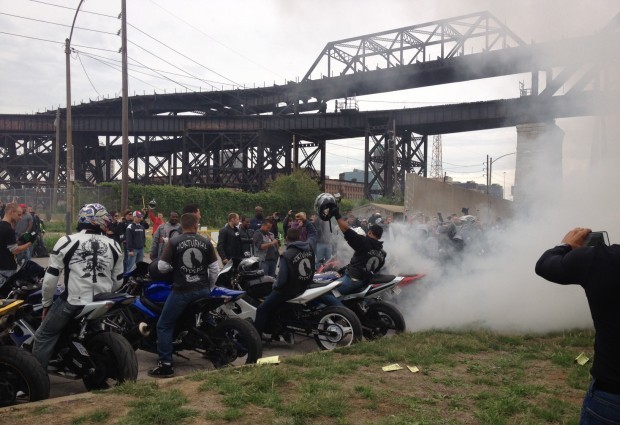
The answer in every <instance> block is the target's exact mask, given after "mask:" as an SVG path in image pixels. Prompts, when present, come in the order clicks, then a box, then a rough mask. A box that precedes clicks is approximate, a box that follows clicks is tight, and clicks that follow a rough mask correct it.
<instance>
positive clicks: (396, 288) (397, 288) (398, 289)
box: [392, 286, 402, 295]
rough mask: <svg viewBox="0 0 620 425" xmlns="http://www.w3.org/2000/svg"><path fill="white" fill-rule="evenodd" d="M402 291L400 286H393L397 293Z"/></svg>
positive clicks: (394, 291)
mask: <svg viewBox="0 0 620 425" xmlns="http://www.w3.org/2000/svg"><path fill="white" fill-rule="evenodd" d="M400 291H402V289H400V287H399V286H395V287H394V288H392V292H393V293H395V294H396V295H398V294H400Z"/></svg>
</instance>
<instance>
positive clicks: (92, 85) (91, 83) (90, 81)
mask: <svg viewBox="0 0 620 425" xmlns="http://www.w3.org/2000/svg"><path fill="white" fill-rule="evenodd" d="M77 58H78V60H79V61H80V65H82V69H83V70H84V74H86V78H87V79H88V82H89V83H90V85H91V87H92V88H93V90H95V93H97V96H100V94H99V92H98V91H97V89H96V88H95V85H94V84H93V82H92V80H91V79H90V76H89V75H88V72H86V68H85V67H84V64H83V63H82V58H81V57H80V54H79V53H78V54H77Z"/></svg>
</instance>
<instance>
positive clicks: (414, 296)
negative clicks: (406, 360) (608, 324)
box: [385, 115, 620, 332]
mask: <svg viewBox="0 0 620 425" xmlns="http://www.w3.org/2000/svg"><path fill="white" fill-rule="evenodd" d="M618 122H620V120H618V115H616V116H609V117H607V118H606V119H605V123H604V125H602V124H601V119H600V118H594V119H588V120H583V121H582V122H581V124H582V125H584V128H581V129H580V130H581V131H580V132H579V133H580V134H582V133H583V132H586V133H589V134H590V135H591V137H590V138H580V139H578V140H575V139H571V137H567V138H565V140H564V151H565V152H566V151H571V150H573V149H575V147H574V146H570V145H571V144H575V143H577V144H578V145H579V146H580V148H581V149H580V152H581V156H582V158H581V161H582V162H585V163H586V164H588V166H585V167H583V168H582V169H581V170H579V171H575V170H571V171H570V172H566V173H565V174H564V179H563V184H562V185H561V186H559V185H556V186H554V187H552V188H549V187H548V185H545V184H538V185H537V184H532V185H531V186H529V187H528V191H529V192H530V195H531V198H530V199H534V200H535V203H534V204H533V205H531V206H529V207H528V206H523V208H520V209H519V210H518V211H517V212H516V216H515V218H514V219H512V220H511V221H510V222H509V224H508V227H507V228H506V229H505V230H504V231H501V232H498V231H490V230H489V229H488V228H487V229H486V230H485V233H486V235H487V236H488V237H489V242H490V243H489V246H490V247H491V248H490V249H488V250H486V251H485V252H484V253H482V254H481V253H479V252H472V250H471V249H470V250H468V248H470V247H466V249H465V254H464V256H463V259H462V261H444V262H435V261H432V260H429V259H427V258H425V257H424V256H422V255H421V254H420V253H419V252H418V251H416V250H414V249H413V244H412V234H413V232H412V228H411V226H409V225H398V226H395V228H394V230H395V231H394V232H393V234H394V235H395V237H392V238H390V237H389V236H388V237H386V242H385V248H386V250H387V252H388V256H389V258H390V259H391V262H390V267H391V268H390V272H392V273H412V272H425V273H428V275H427V276H426V277H425V278H424V280H423V283H422V284H420V285H418V286H417V287H411V288H407V289H406V290H405V291H403V293H402V294H401V296H400V298H399V299H398V305H399V307H400V308H401V310H402V311H403V314H404V315H405V318H406V320H407V325H408V329H409V330H411V331H416V330H424V329H432V328H446V327H456V328H461V327H466V328H471V327H475V328H487V329H493V330H501V331H520V332H548V331H553V330H562V329H570V328H589V327H591V326H592V320H591V317H590V311H589V308H588V304H587V300H586V297H585V293H584V291H583V289H582V288H581V287H580V286H579V285H567V286H564V285H557V284H554V283H550V282H548V281H545V280H544V279H542V278H541V277H539V276H537V275H536V274H535V273H534V265H535V263H536V261H537V260H538V258H539V257H540V255H541V254H542V253H543V252H544V251H545V250H546V249H548V248H551V247H553V246H555V245H557V244H559V243H560V241H561V239H562V238H563V236H564V235H565V234H566V233H567V232H568V231H569V230H570V229H572V228H574V227H590V228H592V229H593V230H606V231H608V233H609V237H610V239H611V242H612V243H613V242H614V241H616V242H617V240H618V239H617V238H618V235H620V228H619V227H620V221H619V220H618V219H617V212H618V211H619V207H620V199H619V198H618V197H617V196H616V193H617V191H616V189H615V184H616V182H617V181H620V180H619V178H620V170H619V168H618V167H617V163H618V160H619V159H620V147H619V146H618V144H617V140H618V135H619V134H620V132H619V131H618ZM586 124H587V126H585V125H586ZM591 124H594V128H592V127H590V128H589V131H586V130H587V129H588V126H590V125H591ZM572 125H574V122H573V123H572ZM567 127H570V126H567ZM597 128H603V129H604V131H603V130H597ZM600 131H603V133H606V134H607V141H606V143H605V142H604V141H601V140H593V139H595V135H597V134H599V132H600ZM570 134H571V133H570V132H568V133H567V135H569V136H570ZM543 137H544V135H543ZM539 142H540V143H541V144H542V145H543V146H544V144H545V140H544V138H543V139H541V140H540V141H539ZM592 146H594V149H592ZM601 150H602V151H603V152H604V155H598V156H593V157H592V159H591V160H590V152H591V151H593V152H600V151H601ZM532 173H535V175H534V176H530V177H534V179H533V181H534V182H536V181H539V182H542V181H544V180H545V179H549V178H550V176H549V174H548V170H547V168H546V167H545V164H544V163H537V164H534V167H533V168H532Z"/></svg>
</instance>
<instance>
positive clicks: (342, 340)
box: [314, 306, 362, 350]
mask: <svg viewBox="0 0 620 425" xmlns="http://www.w3.org/2000/svg"><path fill="white" fill-rule="evenodd" d="M317 330H318V331H319V332H318V334H316V335H314V341H315V342H316V344H317V345H318V346H319V348H320V349H321V350H333V349H335V348H340V347H347V346H349V345H351V344H353V343H355V342H358V341H361V339H362V324H361V323H360V321H359V319H358V318H357V316H356V315H355V313H353V312H352V311H351V310H349V309H348V308H346V307H340V306H330V307H326V308H324V309H323V310H321V311H320V316H319V320H318V325H317Z"/></svg>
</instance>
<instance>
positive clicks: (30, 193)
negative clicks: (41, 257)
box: [0, 186, 121, 221]
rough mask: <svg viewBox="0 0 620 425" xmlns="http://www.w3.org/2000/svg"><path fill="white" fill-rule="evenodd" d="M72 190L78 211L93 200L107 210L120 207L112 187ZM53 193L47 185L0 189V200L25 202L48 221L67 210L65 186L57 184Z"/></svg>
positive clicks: (118, 199) (76, 188) (77, 187)
mask: <svg viewBox="0 0 620 425" xmlns="http://www.w3.org/2000/svg"><path fill="white" fill-rule="evenodd" d="M74 190H75V192H74V194H75V196H74V198H75V211H78V210H79V208H80V207H81V206H82V205H84V204H89V203H93V202H98V203H100V204H103V205H105V207H106V208H107V209H108V211H112V210H119V209H120V207H121V199H120V196H118V194H117V191H116V190H115V188H114V187H108V186H106V187H79V186H76V187H74ZM55 195H56V196H54V189H53V188H52V187H48V186H40V187H30V188H21V189H20V188H11V189H2V190H0V202H4V203H5V204H7V203H9V202H15V203H18V204H26V205H28V206H31V207H33V208H34V209H35V211H36V212H37V213H38V214H40V215H42V216H45V217H46V218H47V220H48V221H49V220H50V219H51V218H52V216H53V215H54V216H55V215H58V214H62V215H64V214H66V212H67V196H66V187H64V186H59V187H58V190H57V191H56V194H55Z"/></svg>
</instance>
